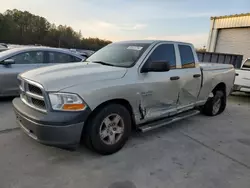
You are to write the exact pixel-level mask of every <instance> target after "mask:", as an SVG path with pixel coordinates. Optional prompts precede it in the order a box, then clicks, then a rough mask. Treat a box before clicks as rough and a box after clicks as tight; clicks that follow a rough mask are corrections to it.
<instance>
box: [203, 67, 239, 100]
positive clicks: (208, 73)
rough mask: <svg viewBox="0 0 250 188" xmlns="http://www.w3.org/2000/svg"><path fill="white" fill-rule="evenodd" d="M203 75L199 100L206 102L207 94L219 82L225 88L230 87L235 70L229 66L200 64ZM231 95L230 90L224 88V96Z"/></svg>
mask: <svg viewBox="0 0 250 188" xmlns="http://www.w3.org/2000/svg"><path fill="white" fill-rule="evenodd" d="M200 67H201V73H202V75H203V77H202V78H203V79H202V83H201V85H202V86H201V90H200V95H199V100H204V99H205V100H206V97H207V94H208V93H209V92H211V89H212V88H215V86H216V85H218V84H219V83H220V82H221V81H223V82H224V84H225V85H226V86H232V85H233V83H234V80H235V69H234V66H233V65H230V64H218V63H200ZM230 93H231V88H230V87H226V95H229V94H230Z"/></svg>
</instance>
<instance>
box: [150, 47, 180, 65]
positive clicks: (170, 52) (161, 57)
mask: <svg viewBox="0 0 250 188" xmlns="http://www.w3.org/2000/svg"><path fill="white" fill-rule="evenodd" d="M149 60H150V62H157V61H166V62H168V63H169V65H170V68H171V69H175V68H176V57H175V49H174V45H173V44H161V45H159V46H157V47H156V49H155V50H154V51H153V52H152V54H151V55H150V57H149Z"/></svg>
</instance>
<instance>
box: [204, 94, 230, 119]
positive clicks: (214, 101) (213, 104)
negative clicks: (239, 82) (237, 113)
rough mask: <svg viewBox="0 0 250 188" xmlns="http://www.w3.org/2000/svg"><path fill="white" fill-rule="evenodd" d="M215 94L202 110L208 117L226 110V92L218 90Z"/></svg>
mask: <svg viewBox="0 0 250 188" xmlns="http://www.w3.org/2000/svg"><path fill="white" fill-rule="evenodd" d="M213 94H214V96H213V97H211V98H209V99H208V100H207V102H206V104H205V105H204V106H203V108H202V113H203V114H205V115H208V116H216V115H218V114H221V113H222V112H223V111H224V110H225V108H226V102H227V97H226V95H225V92H223V91H221V90H217V91H215V92H213ZM218 101H220V102H218Z"/></svg>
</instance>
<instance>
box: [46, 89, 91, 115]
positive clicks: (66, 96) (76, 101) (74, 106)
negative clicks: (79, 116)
mask: <svg viewBox="0 0 250 188" xmlns="http://www.w3.org/2000/svg"><path fill="white" fill-rule="evenodd" d="M49 98H50V102H51V105H52V108H53V110H62V111H80V110H84V109H85V108H86V104H85V103H84V102H83V100H82V99H81V98H80V97H79V96H78V95H76V94H71V93H50V94H49Z"/></svg>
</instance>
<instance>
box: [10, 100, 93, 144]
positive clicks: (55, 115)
mask: <svg viewBox="0 0 250 188" xmlns="http://www.w3.org/2000/svg"><path fill="white" fill-rule="evenodd" d="M12 103H13V107H14V111H15V114H16V121H17V123H18V124H19V126H20V127H21V128H22V130H23V131H24V132H25V133H26V134H27V135H29V136H30V137H31V138H33V139H34V140H36V141H38V142H40V143H42V144H46V145H52V146H58V147H76V146H77V145H78V144H79V142H80V140H81V134H82V129H83V126H84V122H85V121H86V119H87V117H88V115H89V114H90V110H89V109H87V110H86V111H84V112H48V113H47V114H44V113H42V112H38V111H36V110H34V109H32V108H30V107H28V106H26V105H25V104H24V103H23V102H22V101H21V100H20V99H19V98H15V99H14V100H13V102H12Z"/></svg>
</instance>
